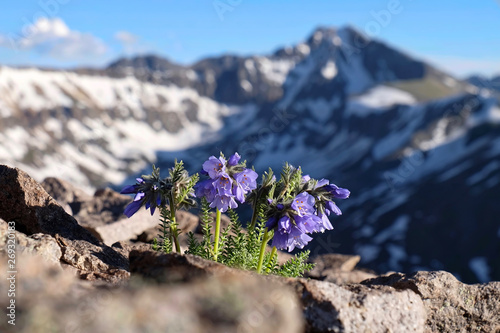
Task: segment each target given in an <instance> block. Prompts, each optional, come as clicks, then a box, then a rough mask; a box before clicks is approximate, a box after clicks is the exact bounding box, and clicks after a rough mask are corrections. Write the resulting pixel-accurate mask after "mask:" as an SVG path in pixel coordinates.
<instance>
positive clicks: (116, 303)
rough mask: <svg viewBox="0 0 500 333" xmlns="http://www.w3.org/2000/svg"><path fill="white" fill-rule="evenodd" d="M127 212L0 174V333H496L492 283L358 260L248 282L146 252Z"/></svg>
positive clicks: (122, 199)
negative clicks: (382, 268) (361, 265)
mask: <svg viewBox="0 0 500 333" xmlns="http://www.w3.org/2000/svg"><path fill="white" fill-rule="evenodd" d="M129 201H130V198H129V197H127V196H123V195H120V194H118V193H116V192H114V191H111V190H109V189H105V190H99V191H97V192H96V193H95V195H94V196H89V195H88V194H86V193H84V192H82V191H80V190H78V189H76V188H73V187H72V186H71V185H70V184H67V183H65V182H63V181H60V180H58V179H55V178H49V179H46V180H45V181H44V182H43V183H42V184H39V183H37V182H35V181H34V180H33V179H32V178H31V177H29V176H28V175H27V174H26V173H24V172H23V171H21V170H19V169H14V168H10V167H7V166H0V257H1V258H0V286H1V288H0V289H1V290H2V295H1V297H0V306H1V307H2V308H3V309H4V311H6V312H7V313H12V311H11V310H9V309H7V310H5V309H6V308H7V307H8V306H10V307H11V309H12V306H11V305H10V304H11V303H12V301H11V299H12V297H11V296H9V297H7V291H8V290H10V289H12V281H13V280H12V279H10V280H9V279H8V278H9V277H11V274H10V273H8V272H9V271H11V270H12V267H10V266H9V265H11V264H12V262H10V261H8V259H9V257H8V248H9V240H10V239H12V238H13V237H15V239H16V257H15V271H16V273H15V274H14V275H15V279H14V281H15V297H14V298H15V310H14V313H15V321H14V322H15V326H13V325H11V324H9V323H8V320H11V319H10V317H8V316H7V317H5V316H3V318H2V319H1V321H0V331H1V332H287V333H292V332H500V282H490V283H487V284H481V285H467V284H463V283H461V282H460V281H458V280H457V279H455V278H454V276H453V275H451V274H450V273H447V272H444V271H435V272H416V273H413V274H409V275H405V274H400V273H392V274H386V275H380V276H378V275H375V274H374V273H373V272H369V271H366V270H363V269H358V268H356V264H357V262H358V261H359V257H358V256H345V255H336V254H328V255H323V256H320V257H316V258H314V259H313V260H314V261H315V262H316V263H317V265H316V267H315V269H314V270H313V271H312V272H310V273H309V275H308V278H300V279H285V278H280V277H275V276H259V275H256V274H254V273H250V272H244V271H240V270H236V269H230V268H227V267H225V266H223V265H220V264H217V263H215V262H211V261H206V260H203V259H201V258H198V257H195V256H191V255H179V254H170V255H165V254H160V253H157V252H154V251H153V250H152V249H151V246H150V245H149V244H148V243H147V242H148V241H150V240H151V239H152V237H153V236H154V235H155V232H154V227H155V225H156V223H157V219H156V218H155V217H153V218H152V217H150V216H148V213H147V212H146V211H141V213H140V214H137V215H136V216H134V217H133V218H132V219H126V217H124V216H123V215H122V212H123V208H124V207H125V206H126V205H127V204H128V202H129ZM180 213H181V215H179V220H180V221H181V228H182V229H183V231H184V232H187V231H193V232H195V233H198V232H199V225H198V224H199V221H198V218H197V217H196V216H194V215H192V214H189V213H185V212H180ZM8 222H15V223H8ZM13 226H15V228H14V227H13ZM9 227H10V228H9ZM13 229H15V230H13ZM281 259H282V260H285V259H286V254H282V258H281Z"/></svg>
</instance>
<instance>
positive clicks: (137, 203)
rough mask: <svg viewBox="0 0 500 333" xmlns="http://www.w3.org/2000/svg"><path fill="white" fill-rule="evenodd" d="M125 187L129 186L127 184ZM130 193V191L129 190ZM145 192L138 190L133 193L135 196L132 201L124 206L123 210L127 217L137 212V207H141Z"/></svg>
mask: <svg viewBox="0 0 500 333" xmlns="http://www.w3.org/2000/svg"><path fill="white" fill-rule="evenodd" d="M127 187H130V186H127ZM129 193H130V192H129ZM145 195H146V194H145V193H143V192H139V193H137V194H136V195H135V198H134V201H132V202H131V203H130V204H128V205H127V207H125V211H124V212H123V213H124V214H125V215H127V217H129V218H130V217H131V216H132V215H134V214H135V213H137V211H138V210H139V208H141V206H142V204H143V202H142V201H143V200H142V199H143V198H144V196H145Z"/></svg>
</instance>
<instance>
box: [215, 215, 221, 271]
mask: <svg viewBox="0 0 500 333" xmlns="http://www.w3.org/2000/svg"><path fill="white" fill-rule="evenodd" d="M216 211H217V215H216V218H215V236H214V238H215V240H214V261H217V254H218V253H219V236H220V216H221V214H220V210H219V209H218V208H216Z"/></svg>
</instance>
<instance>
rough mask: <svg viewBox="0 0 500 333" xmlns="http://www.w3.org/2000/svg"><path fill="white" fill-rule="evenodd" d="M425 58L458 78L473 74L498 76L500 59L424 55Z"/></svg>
mask: <svg viewBox="0 0 500 333" xmlns="http://www.w3.org/2000/svg"><path fill="white" fill-rule="evenodd" d="M425 58H426V60H427V61H429V62H430V63H431V64H434V65H435V66H436V67H438V68H440V69H442V70H445V71H446V72H448V73H450V74H453V75H455V76H458V77H467V76H470V75H473V74H480V75H483V76H486V77H491V76H495V75H499V74H500V59H491V58H483V59H481V58H477V59H476V58H464V57H456V56H443V55H434V56H432V55H426V56H425Z"/></svg>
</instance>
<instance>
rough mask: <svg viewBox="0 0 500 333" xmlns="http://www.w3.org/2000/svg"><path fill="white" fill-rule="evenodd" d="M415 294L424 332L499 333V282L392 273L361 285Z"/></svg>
mask: <svg viewBox="0 0 500 333" xmlns="http://www.w3.org/2000/svg"><path fill="white" fill-rule="evenodd" d="M363 284H364V285H367V286H370V287H373V286H390V287H391V288H394V289H395V290H408V291H410V290H411V291H413V292H414V293H415V294H416V295H419V296H420V298H421V299H422V301H423V304H424V306H425V310H426V312H427V321H426V330H425V332H429V333H430V332H450V333H451V332H495V333H498V332H500V282H490V283H486V284H474V285H468V284H465V283H462V282H460V281H458V280H457V279H456V278H455V277H454V276H453V275H452V274H450V273H448V272H444V271H435V272H424V271H422V272H416V273H413V274H409V275H405V274H400V273H395V274H392V275H389V276H382V277H377V278H374V279H370V280H367V281H364V282H363Z"/></svg>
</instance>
